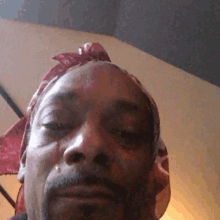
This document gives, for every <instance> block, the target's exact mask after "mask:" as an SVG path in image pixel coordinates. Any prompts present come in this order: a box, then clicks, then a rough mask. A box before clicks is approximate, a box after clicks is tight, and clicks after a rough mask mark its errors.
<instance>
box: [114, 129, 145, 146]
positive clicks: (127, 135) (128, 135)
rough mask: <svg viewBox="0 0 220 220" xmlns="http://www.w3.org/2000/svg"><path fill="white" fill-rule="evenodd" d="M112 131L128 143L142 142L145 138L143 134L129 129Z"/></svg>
mask: <svg viewBox="0 0 220 220" xmlns="http://www.w3.org/2000/svg"><path fill="white" fill-rule="evenodd" d="M112 133H113V134H115V135H117V136H118V137H120V138H121V139H122V140H123V141H124V142H125V143H126V144H136V143H140V141H141V140H142V139H143V134H141V133H137V132H133V131H128V130H120V129H114V131H113V132H112Z"/></svg>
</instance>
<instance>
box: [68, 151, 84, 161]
mask: <svg viewBox="0 0 220 220" xmlns="http://www.w3.org/2000/svg"><path fill="white" fill-rule="evenodd" d="M84 159H85V156H84V154H83V153H80V152H75V153H73V154H71V155H70V156H69V161H71V163H78V162H80V161H82V160H84Z"/></svg>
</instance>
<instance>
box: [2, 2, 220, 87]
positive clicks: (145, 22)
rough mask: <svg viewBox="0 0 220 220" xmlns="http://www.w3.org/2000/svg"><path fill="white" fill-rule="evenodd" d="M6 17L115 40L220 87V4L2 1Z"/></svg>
mask: <svg viewBox="0 0 220 220" xmlns="http://www.w3.org/2000/svg"><path fill="white" fill-rule="evenodd" d="M0 17H1V18H3V19H16V20H19V21H25V22H33V23H37V24H44V25H50V26H56V27H61V28H68V29H73V30H80V31H85V32H93V33H100V34H104V35H109V36H114V37H116V38H118V39H120V40H122V41H124V42H127V43H129V44H132V45H133V46H135V47H137V48H139V49H141V50H143V51H145V52H146V53H149V54H151V55H153V56H155V57H157V58H159V59H161V60H163V61H165V62H167V63H169V64H172V65H174V66H176V67H178V68H180V69H183V70H185V71H186V72H188V73H191V74H193V75H195V76H197V77H199V78H201V79H203V80H206V81H208V82H209V83H212V84H214V85H217V86H219V85H220V75H219V72H220V62H219V57H220V43H219V39H220V5H219V0H209V1H207V0H184V1H177V0H164V1H158V0H154V1H152V0H147V1H146V0H136V1H134V0H111V1H109V0H93V1H88V0H74V1H73V0H59V1H58V0H47V1H44V0H34V1H33V0H16V1H12V0H2V1H0Z"/></svg>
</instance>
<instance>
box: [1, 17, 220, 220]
mask: <svg viewBox="0 0 220 220" xmlns="http://www.w3.org/2000/svg"><path fill="white" fill-rule="evenodd" d="M85 42H99V43H101V44H102V45H103V46H104V47H105V49H106V50H107V51H108V53H109V55H110V58H111V60H112V62H113V63H115V64H117V65H119V66H120V67H121V68H123V69H126V70H127V71H129V72H130V73H132V74H134V75H136V76H137V77H138V78H139V79H140V80H141V81H142V82H143V84H144V85H145V87H146V88H147V89H148V91H149V92H150V93H151V94H152V96H153V97H154V99H155V100H156V103H157V105H158V107H159V112H160V116H161V125H162V138H163V140H164V141H165V143H166V145H167V147H168V152H169V158H170V178H171V187H172V198H171V202H170V205H169V207H168V209H167V212H166V214H165V215H164V216H163V217H162V220H177V219H178V220H185V219H189V220H194V219H195V220H200V219H201V220H213V219H216V220H217V219H220V213H219V206H220V186H219V185H220V181H219V178H220V171H219V167H220V160H219V153H220V151H219V146H218V142H219V141H220V138H219V135H217V134H218V132H219V112H220V106H219V100H220V95H219V88H217V87H216V86H213V85H211V84H209V83H207V82H205V81H203V80H201V79H199V78H196V77H194V76H192V75H190V74H188V73H186V72H184V71H182V70H179V69H177V68H175V67H173V66H171V65H169V64H167V63H165V62H163V61H161V60H159V59H157V58H155V57H153V56H151V55H149V54H146V53H144V52H142V51H141V50H139V49H136V48H134V47H132V46H131V45H128V44H126V43H123V42H121V41H120V40H117V39H115V38H113V37H108V36H104V35H98V34H88V33H83V32H74V31H71V30H63V29H58V28H52V27H47V26H39V25H34V24H25V23H17V22H14V21H5V20H1V19H0V58H1V62H0V83H1V84H2V85H3V86H4V87H5V88H6V90H7V91H8V93H9V94H10V95H11V97H13V99H14V100H15V101H16V103H17V104H18V106H19V107H20V108H21V109H22V110H23V111H25V109H26V106H27V104H28V102H29V100H30V98H31V96H32V94H33V93H34V92H35V90H36V89H37V86H38V84H39V81H40V78H41V77H42V76H43V75H44V74H45V73H46V72H47V71H48V70H49V69H50V68H51V67H53V66H54V65H55V64H56V63H57V62H56V61H52V60H51V57H53V56H54V55H56V54H59V53H61V52H77V48H78V46H80V45H81V44H83V43H85ZM0 105H1V108H0V120H1V121H0V123H1V126H0V132H1V134H3V132H4V131H5V130H6V129H7V128H9V127H10V125H11V124H12V123H14V122H15V121H16V120H17V116H16V115H15V114H14V112H13V111H12V110H11V109H10V107H8V106H7V105H6V103H5V101H4V100H3V98H1V97H0ZM0 182H1V184H2V185H3V186H4V187H5V188H6V189H7V190H8V192H9V193H10V195H11V196H12V197H13V199H14V200H15V198H16V193H17V191H18V188H19V183H18V182H17V181H16V177H15V176H2V177H0ZM11 215H13V209H12V208H11V207H10V205H9V204H8V203H7V201H6V200H5V199H4V197H3V196H2V195H0V219H3V220H4V219H7V218H8V217H10V216H11Z"/></svg>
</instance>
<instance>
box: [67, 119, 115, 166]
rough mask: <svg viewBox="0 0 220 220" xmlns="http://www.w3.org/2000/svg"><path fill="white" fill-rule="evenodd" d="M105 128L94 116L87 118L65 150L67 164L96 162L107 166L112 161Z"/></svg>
mask: <svg viewBox="0 0 220 220" xmlns="http://www.w3.org/2000/svg"><path fill="white" fill-rule="evenodd" d="M105 136H106V135H105V132H104V129H103V128H102V127H101V126H100V123H99V120H97V118H95V117H92V118H91V119H88V120H86V122H85V124H84V125H83V126H82V128H81V129H80V131H79V132H78V133H77V136H74V137H73V138H72V140H71V141H70V142H69V143H68V146H67V148H66V150H65V152H64V158H65V161H66V163H67V164H69V165H71V164H79V163H84V162H86V163H87V164H91V163H95V164H98V165H100V166H103V167H106V166H107V165H109V162H110V161H112V153H111V152H110V151H109V149H108V148H109V147H108V143H107V139H106V137H105Z"/></svg>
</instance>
